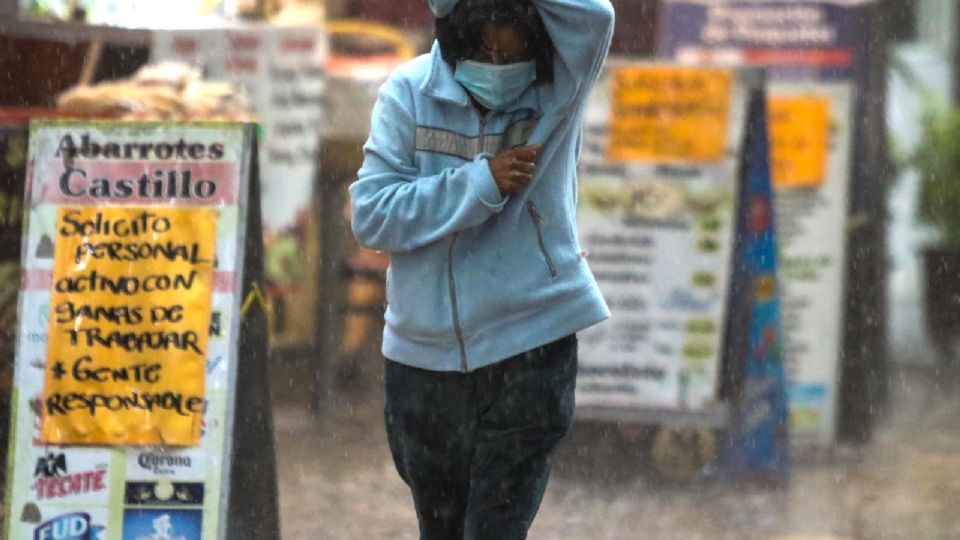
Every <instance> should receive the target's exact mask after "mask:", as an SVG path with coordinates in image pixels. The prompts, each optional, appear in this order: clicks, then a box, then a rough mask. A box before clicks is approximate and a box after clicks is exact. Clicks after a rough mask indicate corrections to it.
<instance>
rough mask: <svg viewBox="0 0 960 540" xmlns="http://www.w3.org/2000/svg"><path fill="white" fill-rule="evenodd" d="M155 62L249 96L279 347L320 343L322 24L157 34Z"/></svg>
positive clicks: (274, 338) (275, 340)
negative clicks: (190, 70) (315, 268)
mask: <svg viewBox="0 0 960 540" xmlns="http://www.w3.org/2000/svg"><path fill="white" fill-rule="evenodd" d="M153 36H154V37H153V41H154V43H153V48H152V52H151V54H152V56H153V59H154V60H156V61H177V62H184V63H187V64H189V65H192V66H198V67H200V68H202V69H203V72H204V75H205V76H206V77H207V78H209V79H214V80H225V81H230V82H232V83H233V84H234V85H236V86H237V87H239V88H241V89H242V90H243V91H244V93H245V94H246V95H247V97H248V98H249V99H250V104H251V105H252V107H253V109H254V111H255V113H256V115H257V117H258V119H259V123H260V126H261V132H260V135H261V144H260V148H261V151H260V170H261V178H262V180H263V182H262V184H261V191H262V197H263V207H264V208H269V209H270V211H269V212H266V213H264V215H263V229H264V231H263V232H264V244H265V246H264V247H265V250H266V252H265V255H266V261H265V266H266V273H267V275H266V286H267V287H266V293H267V294H268V295H269V297H270V300H271V301H272V302H273V303H274V308H275V309H274V310H273V317H274V318H275V320H274V321H273V322H272V324H271V325H270V326H271V329H272V330H273V331H274V334H273V335H272V336H271V338H272V339H271V344H272V345H275V346H277V345H279V346H293V347H302V346H304V345H310V344H311V343H313V341H314V339H315V338H316V324H315V319H316V306H315V302H311V301H305V300H309V299H310V298H311V296H312V295H315V294H316V283H315V282H316V280H315V279H313V278H314V276H315V272H312V271H311V265H312V264H315V261H313V262H311V260H310V259H309V255H308V254H310V253H312V252H313V251H315V247H314V246H313V244H312V242H313V241H314V239H313V237H312V229H316V228H317V225H316V224H315V223H314V222H313V221H312V220H313V218H314V214H315V213H314V212H313V207H312V205H311V203H312V201H313V185H314V182H315V178H316V170H317V161H318V160H317V149H318V144H319V137H320V131H321V128H322V127H323V125H324V122H323V105H324V99H325V93H326V86H327V71H326V61H327V47H328V44H327V36H326V34H325V32H324V30H323V28H318V27H315V26H309V27H308V26H304V27H282V26H276V25H270V24H245V25H242V26H237V27H232V28H228V29H221V28H217V29H202V30H177V31H157V32H154V33H153Z"/></svg>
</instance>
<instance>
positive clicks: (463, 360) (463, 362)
mask: <svg viewBox="0 0 960 540" xmlns="http://www.w3.org/2000/svg"><path fill="white" fill-rule="evenodd" d="M488 114H489V113H488ZM486 130H487V115H486V114H482V115H480V136H479V139H478V143H479V144H478V145H477V146H478V152H482V151H483V147H484V143H485V142H486V141H485V140H484V139H485V137H486ZM459 236H460V233H459V232H456V233H453V238H452V239H451V240H450V251H449V253H448V254H447V278H448V281H449V282H450V310H451V311H452V312H453V332H454V334H456V336H457V345H458V346H459V348H460V371H462V372H463V373H466V372H467V369H468V368H467V343H466V341H465V340H464V338H463V324H462V323H461V322H460V308H459V304H458V302H457V285H456V282H455V281H454V278H453V248H454V246H455V245H456V244H457V238H458V237H459Z"/></svg>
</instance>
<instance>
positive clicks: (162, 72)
mask: <svg viewBox="0 0 960 540" xmlns="http://www.w3.org/2000/svg"><path fill="white" fill-rule="evenodd" d="M57 109H58V110H59V111H61V112H63V113H65V114H68V115H70V116H83V117H96V118H119V119H124V120H224V121H246V120H252V119H253V113H252V112H251V108H250V105H249V104H248V102H247V99H246V97H245V96H244V95H243V94H242V93H241V92H240V91H239V90H238V89H236V88H235V87H234V86H233V85H232V84H230V83H226V82H215V81H204V80H203V79H202V77H201V75H200V71H199V70H198V69H195V68H192V67H190V66H187V65H185V64H179V63H174V62H165V63H161V64H155V65H150V66H146V67H144V68H143V69H141V70H140V71H139V72H138V73H137V74H135V75H134V76H133V77H131V78H129V79H126V80H121V81H111V82H104V83H100V84H96V85H90V86H86V85H84V86H77V87H74V88H72V89H70V90H68V91H67V92H65V93H63V94H62V95H61V96H60V97H59V99H58V100H57Z"/></svg>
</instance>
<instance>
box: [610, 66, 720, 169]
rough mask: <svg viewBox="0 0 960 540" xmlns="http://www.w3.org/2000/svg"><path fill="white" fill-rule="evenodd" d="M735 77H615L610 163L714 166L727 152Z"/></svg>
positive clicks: (638, 72) (671, 73)
mask: <svg viewBox="0 0 960 540" xmlns="http://www.w3.org/2000/svg"><path fill="white" fill-rule="evenodd" d="M732 85H733V74H732V73H731V72H730V71H726V70H718V69H702V68H684V67H660V66H647V67H624V68H620V69H618V70H617V71H616V72H615V73H614V79H613V96H612V97H613V101H612V106H611V117H610V142H609V147H608V156H607V157H608V158H609V159H610V160H611V161H618V162H624V161H666V162H679V161H693V162H700V163H704V162H715V161H720V160H722V159H723V157H724V154H725V152H726V150H727V138H728V135H727V130H728V127H729V119H730V103H731V99H732V94H731V92H732Z"/></svg>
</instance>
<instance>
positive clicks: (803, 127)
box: [768, 96, 830, 188]
mask: <svg viewBox="0 0 960 540" xmlns="http://www.w3.org/2000/svg"><path fill="white" fill-rule="evenodd" d="M768 117H769V125H770V172H771V174H772V176H773V185H774V186H775V187H778V188H792V187H818V186H820V185H821V184H823V181H824V179H825V178H826V168H827V152H828V146H829V139H830V101H829V100H828V99H827V98H825V97H817V96H778V97H771V98H770V99H769V101H768Z"/></svg>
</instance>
